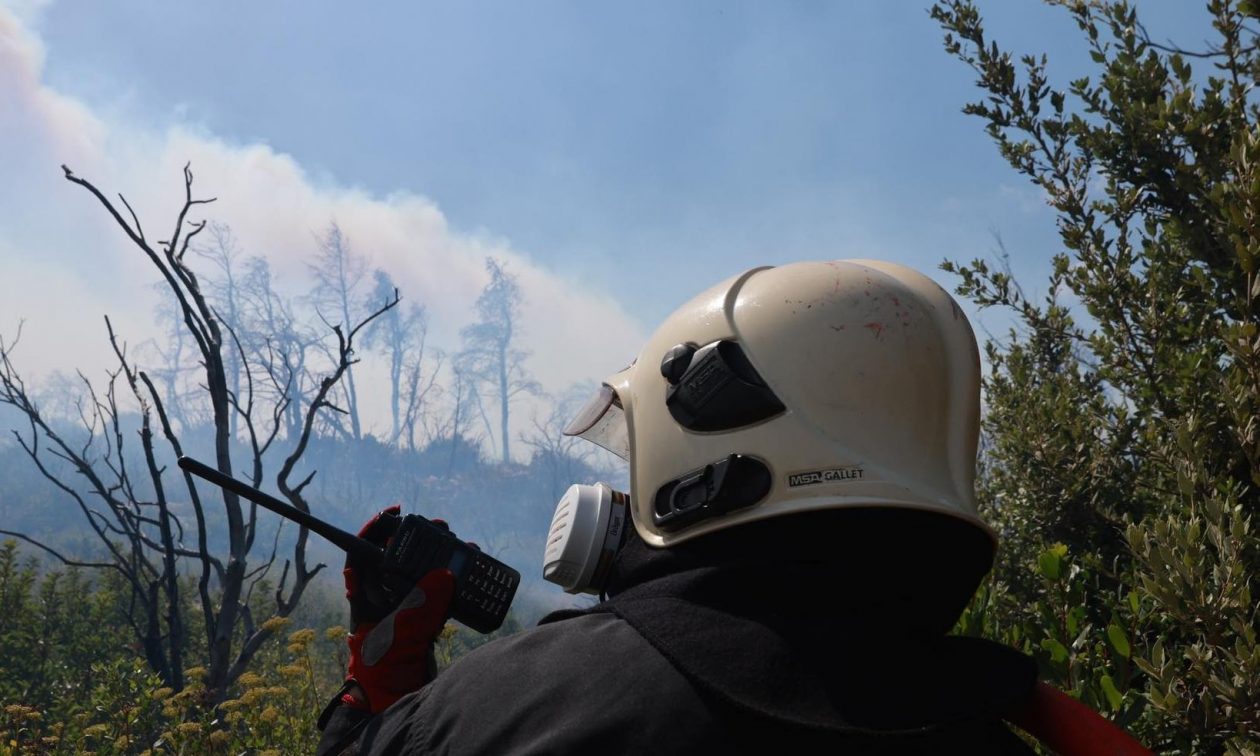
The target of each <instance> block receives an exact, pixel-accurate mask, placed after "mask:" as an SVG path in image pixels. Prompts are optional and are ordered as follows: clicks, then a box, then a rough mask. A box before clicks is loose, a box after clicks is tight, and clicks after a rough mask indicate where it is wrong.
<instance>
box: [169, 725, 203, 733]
mask: <svg viewBox="0 0 1260 756" xmlns="http://www.w3.org/2000/svg"><path fill="white" fill-rule="evenodd" d="M175 729H176V730H179V734H180V735H196V734H197V733H199V732H201V723H200V722H180V723H179V724H178V725H176V726H175Z"/></svg>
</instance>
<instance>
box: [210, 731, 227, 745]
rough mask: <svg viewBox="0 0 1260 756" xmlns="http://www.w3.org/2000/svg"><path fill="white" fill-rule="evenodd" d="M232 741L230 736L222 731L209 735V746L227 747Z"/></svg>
mask: <svg viewBox="0 0 1260 756" xmlns="http://www.w3.org/2000/svg"><path fill="white" fill-rule="evenodd" d="M231 740H232V736H231V734H229V733H227V732H225V731H223V730H215V731H214V732H212V733H210V745H216V746H222V745H227V744H228V743H229V742H230V741H231Z"/></svg>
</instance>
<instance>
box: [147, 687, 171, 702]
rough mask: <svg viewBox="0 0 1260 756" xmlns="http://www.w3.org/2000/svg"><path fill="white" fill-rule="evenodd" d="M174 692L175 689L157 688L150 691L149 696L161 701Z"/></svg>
mask: <svg viewBox="0 0 1260 756" xmlns="http://www.w3.org/2000/svg"><path fill="white" fill-rule="evenodd" d="M174 692H175V691H173V690H171V689H170V688H158V689H157V690H155V691H153V692H152V693H150V694H149V697H150V698H152V699H153V700H154V701H161V700H163V699H166V698H168V697H170V695H171V694H172V693H174Z"/></svg>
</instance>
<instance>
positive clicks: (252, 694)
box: [241, 688, 267, 706]
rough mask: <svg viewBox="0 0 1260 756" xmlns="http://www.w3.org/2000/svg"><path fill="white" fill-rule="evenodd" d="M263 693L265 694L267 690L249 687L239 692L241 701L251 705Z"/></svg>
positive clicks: (259, 698) (256, 701)
mask: <svg viewBox="0 0 1260 756" xmlns="http://www.w3.org/2000/svg"><path fill="white" fill-rule="evenodd" d="M265 695H267V691H266V690H265V689H263V688H250V689H249V690H247V691H245V692H244V693H242V694H241V703H242V704H244V705H246V706H253V705H254V704H256V703H258V701H259V700H261V699H262V697H263V696H265Z"/></svg>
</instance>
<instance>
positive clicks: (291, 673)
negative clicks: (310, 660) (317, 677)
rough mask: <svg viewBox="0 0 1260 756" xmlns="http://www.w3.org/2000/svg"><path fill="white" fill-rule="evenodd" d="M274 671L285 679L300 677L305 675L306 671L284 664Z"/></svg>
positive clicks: (294, 665)
mask: <svg viewBox="0 0 1260 756" xmlns="http://www.w3.org/2000/svg"><path fill="white" fill-rule="evenodd" d="M276 671H278V672H279V673H280V674H282V675H284V676H285V677H301V676H302V675H305V674H306V670H304V669H302V668H301V667H299V666H298V665H296V664H285V665H283V666H281V667H277V668H276Z"/></svg>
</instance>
